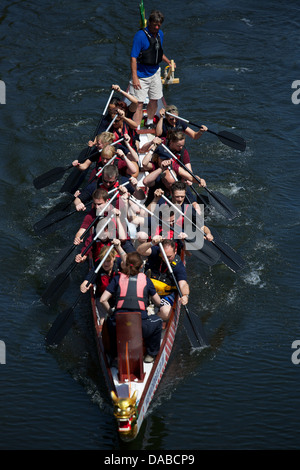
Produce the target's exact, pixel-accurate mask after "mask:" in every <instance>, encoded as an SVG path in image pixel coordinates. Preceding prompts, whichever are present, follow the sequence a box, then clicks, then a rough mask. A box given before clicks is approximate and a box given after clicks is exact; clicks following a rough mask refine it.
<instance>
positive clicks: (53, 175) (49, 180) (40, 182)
mask: <svg viewBox="0 0 300 470" xmlns="http://www.w3.org/2000/svg"><path fill="white" fill-rule="evenodd" d="M68 168H69V167H67V168H66V167H62V166H61V167H57V168H53V169H52V170H49V171H47V172H46V173H44V174H42V175H40V176H37V178H35V179H34V180H33V185H34V187H35V188H36V189H42V188H45V187H46V186H50V184H53V183H55V182H56V181H58V180H59V179H60V178H62V176H63V174H64V173H65V171H66V170H67V169H68Z"/></svg>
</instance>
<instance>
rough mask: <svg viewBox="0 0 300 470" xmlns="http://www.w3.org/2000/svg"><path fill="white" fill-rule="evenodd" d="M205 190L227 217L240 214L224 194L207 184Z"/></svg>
mask: <svg viewBox="0 0 300 470" xmlns="http://www.w3.org/2000/svg"><path fill="white" fill-rule="evenodd" d="M161 146H162V147H163V148H164V149H165V150H166V151H167V152H168V153H169V154H170V155H171V157H172V158H173V159H174V160H175V161H176V162H177V163H179V165H180V166H181V167H182V168H184V169H185V170H186V171H187V172H188V173H189V174H190V175H191V176H192V177H193V178H194V179H195V180H196V181H197V182H198V183H199V184H200V185H201V181H200V179H199V178H198V176H196V175H194V174H193V172H192V171H191V170H190V169H189V168H187V167H186V165H184V163H182V161H180V160H179V159H178V158H177V157H176V155H174V153H173V152H171V150H170V149H169V148H168V147H166V145H165V144H161ZM204 189H205V191H207V192H208V198H209V202H210V204H211V205H212V206H214V207H215V209H216V210H217V211H218V212H220V213H221V214H222V215H224V216H225V217H228V218H229V219H234V218H235V217H237V216H238V215H239V211H238V210H237V209H236V208H235V207H234V206H233V204H232V203H231V201H229V199H228V198H227V197H225V196H224V194H221V193H219V192H218V191H212V190H211V189H208V187H207V186H205V187H204Z"/></svg>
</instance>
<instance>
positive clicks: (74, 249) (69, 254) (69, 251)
mask: <svg viewBox="0 0 300 470" xmlns="http://www.w3.org/2000/svg"><path fill="white" fill-rule="evenodd" d="M81 248H82V247H81V245H72V246H71V247H70V248H69V247H68V248H64V249H63V250H62V251H61V252H60V253H59V256H58V257H57V258H56V259H55V261H54V262H53V263H51V265H50V266H49V271H52V272H54V271H58V270H59V272H62V271H65V270H66V269H67V268H68V266H69V265H70V263H71V262H72V261H73V260H74V258H75V256H76V255H77V254H78V253H80V252H81Z"/></svg>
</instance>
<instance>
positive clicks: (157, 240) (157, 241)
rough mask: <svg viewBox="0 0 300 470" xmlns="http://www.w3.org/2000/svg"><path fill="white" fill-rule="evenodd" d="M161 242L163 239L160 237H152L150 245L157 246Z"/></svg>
mask: <svg viewBox="0 0 300 470" xmlns="http://www.w3.org/2000/svg"><path fill="white" fill-rule="evenodd" d="M162 241H163V237H162V236H161V235H154V237H153V238H152V245H158V244H159V243H161V242H162Z"/></svg>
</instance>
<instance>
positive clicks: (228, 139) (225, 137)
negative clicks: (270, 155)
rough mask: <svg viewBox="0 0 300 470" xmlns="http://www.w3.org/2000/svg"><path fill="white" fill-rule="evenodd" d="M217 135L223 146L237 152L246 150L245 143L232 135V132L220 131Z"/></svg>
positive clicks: (240, 138) (237, 136)
mask: <svg viewBox="0 0 300 470" xmlns="http://www.w3.org/2000/svg"><path fill="white" fill-rule="evenodd" d="M217 135H218V137H219V139H220V141H221V142H222V143H223V144H224V145H227V146H228V147H231V148H233V149H236V150H239V151H240V152H244V151H245V150H246V146H247V144H246V141H245V140H244V139H243V138H242V137H240V136H239V135H236V134H232V132H228V131H221V132H219V133H218V134H217Z"/></svg>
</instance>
